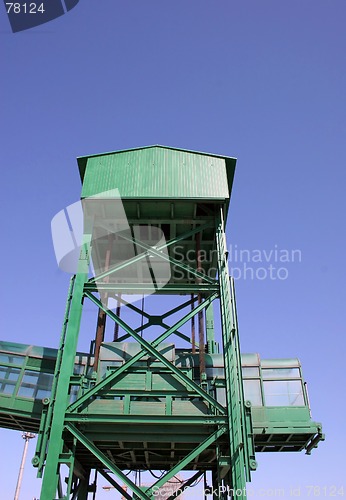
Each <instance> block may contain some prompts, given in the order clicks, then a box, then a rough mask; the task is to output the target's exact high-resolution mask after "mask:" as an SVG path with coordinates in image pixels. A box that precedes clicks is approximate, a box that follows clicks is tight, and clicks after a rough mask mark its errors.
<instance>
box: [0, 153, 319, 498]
mask: <svg viewBox="0 0 346 500" xmlns="http://www.w3.org/2000/svg"><path fill="white" fill-rule="evenodd" d="M235 161H236V160H235V159H234V158H229V157H224V156H219V155H213V154H207V153H200V152H193V151H187V150H179V149H176V148H168V147H163V146H150V147H146V148H137V149H134V150H127V151H118V152H111V153H106V154H102V155H92V156H86V157H81V158H79V159H78V165H79V168H80V173H81V178H82V181H83V189H82V197H83V198H87V197H90V196H93V195H96V194H98V193H101V192H105V191H107V192H108V194H107V195H103V199H106V198H105V196H106V197H107V200H108V201H107V203H108V205H107V206H104V207H103V208H102V207H101V205H100V204H99V202H98V201H97V200H96V203H94V204H93V205H92V206H91V205H90V206H89V208H88V206H87V208H86V211H85V228H84V231H85V234H84V242H83V247H82V251H81V254H80V259H79V269H78V273H77V275H76V276H75V277H73V278H72V280H71V284H70V289H69V292H68V299H67V305H66V311H65V316H64V321H63V328H62V334H61V339H60V345H59V349H58V350H53V349H45V348H38V347H35V346H24V345H18V344H13V343H0V425H2V426H4V427H9V428H14V429H23V428H24V429H25V430H34V431H36V432H38V440H37V447H36V453H35V457H34V459H33V465H34V466H35V467H37V471H38V476H39V477H43V482H42V492H41V499H42V500H53V499H54V500H56V499H59V500H63V499H64V500H67V499H70V498H71V499H72V498H77V499H79V500H86V498H87V494H88V490H91V489H93V488H94V486H95V485H94V484H90V477H91V471H92V470H95V471H98V472H99V473H100V474H101V475H102V476H103V477H105V478H106V479H108V480H109V482H110V484H112V485H113V486H115V487H116V489H117V490H118V491H119V492H121V493H122V494H123V495H124V497H125V498H127V499H130V498H136V499H140V500H148V499H149V498H150V499H153V498H155V494H154V493H155V492H154V487H155V488H159V487H160V486H163V485H164V484H165V483H166V482H167V481H169V479H170V478H172V477H173V476H174V475H175V474H176V473H178V472H180V471H181V470H185V471H194V472H193V476H191V478H190V479H188V480H186V482H185V485H190V484H192V481H193V480H194V478H195V477H199V476H200V475H201V474H203V473H204V472H207V471H210V472H211V473H212V482H213V487H214V488H215V487H216V488H217V487H222V488H223V490H224V491H227V490H229V489H233V490H236V491H237V494H236V496H237V497H238V498H242V499H244V500H245V499H246V488H245V487H246V482H248V481H250V480H251V471H253V470H255V469H256V460H255V451H256V452H257V451H261V452H267V451H301V450H304V449H305V450H306V451H307V452H308V453H310V452H311V450H312V449H313V448H314V447H316V446H317V444H318V442H319V441H320V440H322V439H323V435H322V432H321V426H320V424H318V423H316V422H313V421H312V419H311V415H310V408H309V403H308V399H307V394H306V388H305V385H304V383H303V379H302V374H301V369H300V364H299V362H298V361H297V360H263V361H262V362H261V360H260V358H259V356H258V355H256V354H250V355H243V356H242V358H241V355H240V343H239V333H238V324H237V311H236V304H235V291H234V283H233V280H232V279H230V276H229V274H228V264H227V247H226V240H225V229H224V220H225V218H226V215H227V209H228V205H229V200H230V192H231V188H232V182H233V176H234V169H235ZM114 189H119V191H120V194H121V196H122V202H123V206H124V210H125V213H126V216H127V218H128V223H129V226H130V231H128V232H126V231H123V232H122V234H121V235H116V237H114V234H113V233H112V229H111V227H112V224H113V220H112V215H111V213H112V212H111V211H109V210H108V209H109V207H110V206H112V204H113V203H114V201H113V199H114V200H115V199H117V198H116V193H112V192H111V191H112V190H114ZM94 201H95V200H94ZM107 214H108V215H107ZM100 216H102V217H104V216H106V218H107V217H108V219H107V224H110V226H107V225H106V226H104V225H103V221H102V220H101V222H99V220H100ZM142 226H146V227H147V229H148V234H149V233H150V234H152V232H155V230H156V229H159V230H161V231H162V234H163V235H164V238H163V239H161V240H160V243H158V244H157V245H154V246H150V245H151V243H150V244H149V243H148V240H146V239H145V238H144V240H143V241H142V240H140V239H139V237H138V235H139V234H140V233H141V230H140V229H138V227H140V228H142ZM105 227H108V228H110V229H106V230H105ZM129 245H130V246H131V248H132V247H133V248H134V249H135V250H136V251H135V253H134V254H133V255H132V257H131V256H128V255H127V251H128V250H127V249H128V248H129ZM114 249H116V251H114ZM90 256H91V257H92V259H93V263H94V267H95V268H96V269H98V271H97V273H96V276H94V277H92V278H89V276H88V262H89V259H90ZM119 256H120V257H119ZM202 256H203V257H205V256H207V257H208V258H203V259H202ZM152 259H155V261H156V262H160V263H161V264H162V263H164V264H165V265H167V264H169V266H170V269H171V278H170V281H169V282H168V283H167V284H166V285H165V286H163V287H161V288H160V287H158V286H156V288H155V290H156V294H155V295H154V296H153V297H152V298H151V299H152V300H155V301H156V313H155V314H153V311H152V309H150V304H149V306H147V304H146V302H144V295H145V294H148V293H149V294H150V293H152V292H153V290H154V289H153V286H152V283H151V282H150V283H149V282H148V278H145V279H144V278H142V279H141V280H139V279H134V277H133V276H134V275H133V274H131V266H133V265H134V264H136V265H138V266H142V267H141V269H145V266H146V265H148V266H149V268H151V264H150V263H151V262H152ZM143 266H144V267H143ZM151 271H152V268H151ZM119 274H120V276H121V279H120V280H119V279H118V280H117V279H116V275H119ZM147 276H149V274H148V273H147ZM150 276H151V277H152V274H150ZM150 279H151V278H150ZM156 285H157V283H156ZM124 294H129V295H131V294H143V300H142V307H139V306H136V305H134V304H131V303H128V302H127V301H126V300H125V299H124ZM157 297H161V299H158V298H157ZM109 298H111V299H113V300H114V301H115V302H116V303H117V304H118V306H117V308H114V310H111V309H108V306H106V302H104V299H109ZM164 299H166V302H164ZM85 303H88V306H89V307H90V306H91V307H94V308H95V315H97V317H98V333H97V335H96V337H95V341H93V342H92V350H91V352H90V353H89V354H85V353H84V354H83V353H78V352H76V349H77V343H78V336H79V330H80V323H81V318H82V314H83V306H84V304H85ZM120 305H122V311H123V312H122V313H121V314H120V312H119V311H120V307H119V306H120ZM216 306H218V307H219V310H220V314H221V327H222V328H221V329H222V331H221V332H217V331H216V330H217V328H216V327H215V325H214V310H215V307H216ZM118 309H119V310H118ZM100 318H103V319H102V321H103V323H102V322H101V320H100ZM134 318H135V319H134ZM197 319H198V321H197ZM106 320H107V321H108V322H111V323H112V325H111V326H113V327H114V339H113V341H106V339H105V338H104V335H105V331H102V328H101V333H100V331H99V327H100V324H101V325H102V324H103V325H105V321H106ZM192 321H194V322H195V327H196V332H195V333H196V337H197V338H198V340H199V342H196V340H193V339H192V334H191V335H190V334H189V332H188V329H187V326H188V324H189V323H190V322H192ZM197 330H198V333H197ZM106 333H107V331H106ZM220 333H221V339H222V349H221V348H220V347H219V344H218V342H217V338H218V334H219V336H220ZM205 350H206V351H207V352H205ZM33 381H34V383H33ZM63 465H67V466H68V467H69V474H68V477H67V481H66V485H65V486H64V487H63V484H62V482H61V480H60V472H61V470H60V469H62V466H63ZM196 469H197V471H198V472H197V473H196V472H195V471H196ZM125 470H162V471H164V474H163V476H162V477H161V478H160V479H159V480H158V481H157V482H156V484H155V485H152V486H151V487H146V488H143V487H142V486H141V485H138V484H135V483H134V482H133V481H132V480H131V479H130V478H129V476H128V475H126V474H125V473H124V471H125ZM110 473H112V474H114V476H115V478H116V479H114V477H112V476H111V475H110ZM122 484H125V485H126V486H127V487H128V488H129V490H130V491H131V492H132V494H130V493H129V491H128V492H125V491H123V488H122ZM226 497H227V494H226V493H225V494H224V495H223V498H224V499H226Z"/></svg>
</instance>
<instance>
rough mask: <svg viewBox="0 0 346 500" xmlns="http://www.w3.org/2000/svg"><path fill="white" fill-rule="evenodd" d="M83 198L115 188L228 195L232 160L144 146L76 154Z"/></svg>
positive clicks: (127, 192) (132, 192)
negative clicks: (98, 152)
mask: <svg viewBox="0 0 346 500" xmlns="http://www.w3.org/2000/svg"><path fill="white" fill-rule="evenodd" d="M77 161H78V165H79V169H80V175H81V178H82V181H83V190H82V197H88V196H92V195H94V194H97V193H100V192H103V191H108V190H111V189H115V188H118V189H119V191H120V195H121V197H122V198H131V199H134V198H142V199H143V198H156V199H162V198H166V199H167V198H168V199H172V198H173V199H174V198H175V199H181V198H185V199H186V198H188V199H191V198H192V199H211V200H213V199H218V200H227V199H229V197H230V191H231V188H232V182H233V176H234V170H235V164H236V159H235V158H230V157H226V156H220V155H214V154H209V153H202V152H197V151H189V150H183V149H177V148H170V147H165V146H147V147H143V148H135V149H131V150H123V151H115V152H110V153H103V154H98V155H90V156H83V157H80V158H78V159H77Z"/></svg>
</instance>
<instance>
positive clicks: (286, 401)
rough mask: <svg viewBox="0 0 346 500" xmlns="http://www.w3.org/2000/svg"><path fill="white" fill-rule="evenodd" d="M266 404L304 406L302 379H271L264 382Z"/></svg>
mask: <svg viewBox="0 0 346 500" xmlns="http://www.w3.org/2000/svg"><path fill="white" fill-rule="evenodd" d="M263 387H264V399H265V405H266V406H304V405H305V403H304V396H303V387H302V383H301V381H300V380H270V381H266V382H263Z"/></svg>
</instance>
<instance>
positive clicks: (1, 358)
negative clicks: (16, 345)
mask: <svg viewBox="0 0 346 500" xmlns="http://www.w3.org/2000/svg"><path fill="white" fill-rule="evenodd" d="M24 359H25V357H24V356H13V355H12V354H5V353H3V352H2V353H1V354H0V364H1V363H11V364H12V365H22V364H23V363H24Z"/></svg>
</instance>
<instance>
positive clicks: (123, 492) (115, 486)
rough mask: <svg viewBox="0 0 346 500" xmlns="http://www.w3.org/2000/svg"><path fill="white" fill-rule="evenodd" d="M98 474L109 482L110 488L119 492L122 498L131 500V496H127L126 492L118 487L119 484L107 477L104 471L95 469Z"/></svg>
mask: <svg viewBox="0 0 346 500" xmlns="http://www.w3.org/2000/svg"><path fill="white" fill-rule="evenodd" d="M97 470H98V472H99V473H100V474H101V476H103V477H104V478H105V479H106V481H108V482H109V484H111V485H112V486H114V488H115V489H116V490H117V491H118V492H119V493H121V495H122V496H123V497H125V498H126V499H127V500H132V496H131V495H129V494H128V493H127V491H125V490H124V489H123V488H122V487H121V486H119V484H118V483H117V482H116V481H115V480H114V479H113V478H112V477H111V476H110V475H109V474H107V472H105V471H104V470H102V469H97Z"/></svg>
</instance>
